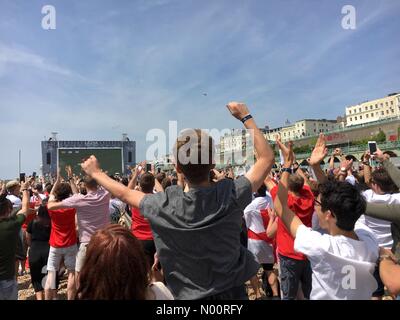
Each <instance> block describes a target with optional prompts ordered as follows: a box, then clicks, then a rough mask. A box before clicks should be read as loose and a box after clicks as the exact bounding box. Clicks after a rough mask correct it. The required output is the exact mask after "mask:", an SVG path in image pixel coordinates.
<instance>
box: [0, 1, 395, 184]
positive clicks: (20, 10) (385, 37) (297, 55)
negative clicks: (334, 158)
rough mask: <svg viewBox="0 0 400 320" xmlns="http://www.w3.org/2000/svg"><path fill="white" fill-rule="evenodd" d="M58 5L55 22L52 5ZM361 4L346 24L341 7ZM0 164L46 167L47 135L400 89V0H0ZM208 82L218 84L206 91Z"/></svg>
mask: <svg viewBox="0 0 400 320" xmlns="http://www.w3.org/2000/svg"><path fill="white" fill-rule="evenodd" d="M47 4H51V5H53V6H54V7H55V8H56V19H57V20H56V23H57V28H56V30H43V29H42V27H41V20H42V17H43V16H44V15H43V14H42V13H41V9H42V7H43V6H44V5H47ZM346 4H350V5H353V6H354V7H355V8H356V14H357V27H356V29H355V30H344V29H343V28H342V26H341V20H342V18H343V14H342V13H341V9H342V7H343V6H344V5H346ZM0 8H1V10H0V110H1V117H0V133H1V135H2V137H3V139H1V140H0V148H1V150H2V155H1V157H0V178H13V177H16V176H17V174H18V150H19V149H21V150H22V154H23V161H22V170H23V171H24V172H27V173H28V174H29V173H31V172H32V171H39V165H40V163H41V151H40V141H41V140H43V139H44V137H45V136H47V137H49V135H50V132H51V131H57V132H59V133H60V135H59V138H60V139H64V140H81V139H82V140H92V139H93V140H96V139H106V140H118V139H120V137H121V134H122V133H123V132H127V133H128V134H129V136H130V138H131V139H134V140H136V141H137V155H138V160H140V159H142V158H144V157H145V151H146V148H147V147H148V146H149V145H150V144H151V143H150V142H148V143H146V141H145V137H146V133H147V131H148V130H149V129H151V128H161V129H165V130H166V129H167V128H168V121H169V120H176V121H178V127H179V129H182V128H186V127H201V128H210V129H211V128H218V129H222V128H231V127H239V123H238V122H237V121H236V120H234V119H232V118H231V117H230V116H229V114H228V112H227V110H226V108H225V105H226V103H227V102H229V101H231V100H238V101H244V102H246V103H248V105H249V106H250V110H251V112H252V113H253V115H254V116H255V118H256V121H257V123H258V124H259V126H264V125H266V124H268V125H269V126H272V127H275V126H280V125H282V124H283V123H284V121H285V120H286V119H289V120H291V121H295V120H299V119H302V118H333V119H334V118H336V116H338V115H341V114H343V113H344V108H345V106H347V105H351V104H354V103H357V102H361V101H364V100H368V99H374V98H378V97H381V96H384V95H386V94H388V93H391V92H397V91H400V77H399V74H400V64H399V56H400V43H399V41H398V39H399V34H398V32H399V30H400V19H399V16H400V1H398V0H363V1H355V0H346V1H340V0H338V1H336V0H303V1H300V0H281V1H278V0H275V1H269V0H262V1H261V0H260V1H255V0H250V1H244V0H240V1H239V0H233V1H232V0H231V1H223V0H218V1H215V0H214V1H212V0H153V1H152V0H146V1H145V0H120V1H111V0H85V1H79V0H68V1H67V0H51V1H50V0H46V1H35V0H30V1H26V0H13V1H10V0H8V1H6V0H0ZM204 92H206V93H207V96H204V95H203V93H204Z"/></svg>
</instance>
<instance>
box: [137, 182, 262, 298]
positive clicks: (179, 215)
mask: <svg viewBox="0 0 400 320" xmlns="http://www.w3.org/2000/svg"><path fill="white" fill-rule="evenodd" d="M251 196H252V190H251V184H250V181H249V180H248V179H247V178H245V177H241V178H239V179H238V180H236V181H233V180H230V179H224V180H221V181H219V182H217V183H216V184H214V185H212V186H210V187H194V188H191V189H190V190H189V192H187V193H185V192H184V191H183V189H182V187H180V186H172V187H169V188H168V189H167V190H166V191H165V192H161V193H158V194H155V195H146V196H145V197H144V198H143V200H142V201H141V202H140V212H143V215H144V216H145V217H146V218H147V219H148V220H149V221H150V224H151V228H152V230H153V234H154V241H155V244H156V247H157V252H158V257H159V259H160V261H161V265H162V267H163V269H164V274H165V278H166V282H167V284H168V287H169V288H170V290H171V291H172V292H173V294H174V296H175V297H176V298H177V299H199V298H204V297H207V296H210V295H214V294H218V293H221V292H223V291H225V290H226V289H229V288H230V287H238V286H242V285H243V284H244V283H245V282H246V281H247V280H248V279H250V278H251V277H252V276H253V275H254V274H256V273H257V271H258V269H259V265H258V263H257V262H256V261H255V260H254V257H253V255H252V254H251V253H250V252H249V251H248V250H247V249H246V248H244V247H243V246H241V245H240V231H241V226H242V216H243V210H244V208H245V207H246V206H247V204H248V203H250V202H251Z"/></svg>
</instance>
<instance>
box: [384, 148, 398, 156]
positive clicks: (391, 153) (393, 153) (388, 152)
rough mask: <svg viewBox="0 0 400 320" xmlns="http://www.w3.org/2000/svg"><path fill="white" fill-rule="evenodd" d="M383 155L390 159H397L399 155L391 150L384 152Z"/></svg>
mask: <svg viewBox="0 0 400 320" xmlns="http://www.w3.org/2000/svg"><path fill="white" fill-rule="evenodd" d="M383 154H387V155H388V156H389V157H390V158H397V154H396V153H395V152H393V151H390V150H386V151H383Z"/></svg>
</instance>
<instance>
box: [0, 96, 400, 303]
mask: <svg viewBox="0 0 400 320" xmlns="http://www.w3.org/2000/svg"><path fill="white" fill-rule="evenodd" d="M228 109H229V111H230V112H231V114H232V115H233V116H234V117H235V118H236V119H238V120H240V121H242V123H243V124H244V127H245V128H246V129H247V130H250V131H251V132H252V136H253V142H254V148H255V153H256V162H255V164H254V165H253V166H252V167H251V168H250V169H249V170H248V171H247V172H246V173H245V174H244V175H241V176H235V175H234V174H233V170H232V169H231V168H228V169H226V170H216V169H215V161H214V159H213V155H214V152H212V151H213V148H214V144H213V140H212V138H211V137H210V136H208V135H207V134H206V133H205V132H204V131H202V130H199V129H196V130H188V131H185V132H182V134H181V136H180V137H179V138H178V140H177V142H176V144H175V146H174V150H173V153H174V155H175V172H174V173H166V172H155V170H154V167H152V168H151V169H150V170H146V168H147V166H146V163H145V162H142V163H140V164H138V165H137V166H136V167H135V168H133V169H132V174H131V175H130V176H129V177H119V176H109V175H107V173H105V172H103V171H102V169H101V167H100V164H99V162H98V161H97V159H96V158H95V157H94V156H91V157H90V158H89V159H87V160H85V161H84V162H83V163H82V165H81V166H82V172H83V173H84V176H83V177H82V178H81V177H79V173H76V172H75V173H74V172H72V169H71V168H70V167H67V168H66V170H65V174H63V172H61V170H59V171H58V174H57V177H56V179H55V181H46V179H44V178H43V177H41V178H37V177H29V178H27V180H26V181H17V180H15V181H9V182H8V183H2V184H1V195H0V300H16V299H18V283H17V278H18V275H23V274H24V273H25V272H27V270H29V274H30V277H31V281H32V286H33V288H34V290H35V293H36V299H37V300H44V299H46V300H54V299H57V298H58V293H57V291H58V288H59V283H60V281H61V279H63V278H67V298H68V300H174V299H176V300H198V299H201V300H247V299H249V292H250V288H251V289H252V292H253V293H254V298H255V299H271V300H276V299H283V300H294V299H314V300H320V299H327V300H331V299H347V300H360V299H363V300H368V299H382V298H383V297H384V296H385V297H391V298H392V299H396V298H397V296H398V295H399V294H400V266H399V265H398V261H399V254H400V244H399V243H400V242H399V241H400V193H399V187H400V169H399V168H397V167H396V166H395V165H394V164H393V163H392V162H391V160H390V158H391V157H392V156H396V155H395V154H393V152H382V151H381V150H379V148H378V149H377V151H376V152H374V154H370V153H369V152H368V151H366V152H365V154H364V156H363V158H362V159H361V162H360V164H357V166H355V162H354V159H353V158H352V157H351V156H349V155H347V156H346V155H344V154H342V152H341V150H340V149H336V150H334V152H333V153H332V155H328V149H327V146H326V140H325V137H324V135H323V134H320V136H319V138H318V140H317V142H316V145H315V147H314V149H313V151H312V154H311V155H310V158H309V159H308V168H304V167H300V166H299V165H298V163H297V162H296V157H295V154H294V152H293V144H292V143H291V142H289V143H288V144H286V145H285V144H283V143H282V142H281V141H280V138H279V137H277V140H276V145H275V148H278V149H279V150H280V153H281V155H282V163H281V164H280V165H278V166H276V165H275V154H274V149H273V147H272V146H271V145H270V144H269V143H268V141H266V139H265V138H264V136H263V135H262V133H261V132H260V130H259V129H258V128H257V125H256V123H255V120H254V119H253V117H252V116H251V114H250V112H249V110H248V108H247V106H246V105H245V104H242V103H236V102H231V103H229V104H228ZM182 154H184V155H188V156H193V155H195V156H194V157H190V159H191V160H190V161H188V162H187V161H182V157H180V155H182ZM204 154H206V155H207V157H203V156H204ZM327 157H330V158H329V167H328V168H327V169H326V170H324V169H323V167H322V166H321V163H322V162H323V161H324V160H325V159H326V158H327ZM335 158H336V159H340V165H339V166H336V165H335ZM193 159H194V160H195V161H193ZM372 160H374V161H372ZM126 215H128V216H129V217H130V220H131V225H127V224H126V221H125V222H124V223H121V221H122V218H123V217H124V216H126ZM27 259H28V263H27V262H26V260H27ZM26 266H28V267H29V268H25V267H26ZM246 284H248V285H246Z"/></svg>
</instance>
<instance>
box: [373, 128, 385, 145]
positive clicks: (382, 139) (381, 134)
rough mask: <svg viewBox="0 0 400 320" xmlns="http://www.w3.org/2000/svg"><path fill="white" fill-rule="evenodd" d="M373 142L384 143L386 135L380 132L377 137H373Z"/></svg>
mask: <svg viewBox="0 0 400 320" xmlns="http://www.w3.org/2000/svg"><path fill="white" fill-rule="evenodd" d="M374 138H375V139H374V140H375V141H376V142H378V143H382V142H386V134H385V133H384V132H383V131H382V130H380V131H379V133H378V134H377V135H375V136H374Z"/></svg>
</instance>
